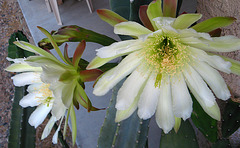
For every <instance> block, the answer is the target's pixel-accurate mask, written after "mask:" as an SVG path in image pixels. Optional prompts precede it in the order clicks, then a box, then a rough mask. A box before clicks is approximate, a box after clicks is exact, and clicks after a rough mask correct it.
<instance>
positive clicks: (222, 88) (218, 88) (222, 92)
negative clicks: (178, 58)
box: [193, 62, 231, 100]
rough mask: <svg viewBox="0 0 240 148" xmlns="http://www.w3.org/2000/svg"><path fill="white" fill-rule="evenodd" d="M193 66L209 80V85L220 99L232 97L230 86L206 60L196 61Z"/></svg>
mask: <svg viewBox="0 0 240 148" xmlns="http://www.w3.org/2000/svg"><path fill="white" fill-rule="evenodd" d="M193 67H194V68H195V69H196V70H197V72H198V73H199V74H200V75H201V76H202V78H203V79H204V80H205V81H206V82H207V84H208V85H209V87H210V88H211V89H212V91H213V92H214V93H215V95H216V96H217V97H218V98H219V99H222V100H227V99H229V98H230V96H231V94H230V92H229V90H228V87H227V85H226V83H225V81H224V80H223V78H222V76H221V75H220V74H219V72H218V71H217V70H215V69H213V68H211V67H210V66H209V65H208V64H206V63H204V62H196V64H194V65H193Z"/></svg>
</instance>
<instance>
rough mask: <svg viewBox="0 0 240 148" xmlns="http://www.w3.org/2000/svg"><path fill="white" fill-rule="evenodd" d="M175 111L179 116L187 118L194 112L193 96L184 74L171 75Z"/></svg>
mask: <svg viewBox="0 0 240 148" xmlns="http://www.w3.org/2000/svg"><path fill="white" fill-rule="evenodd" d="M171 80H172V81H171V88H172V100H173V112H174V115H175V116H176V117H178V118H183V120H186V119H187V118H189V117H190V116H191V113H192V98H191V96H190V94H189V92H188V88H187V85H186V83H185V80H184V77H183V75H182V74H181V73H180V74H179V75H176V76H172V77H171Z"/></svg>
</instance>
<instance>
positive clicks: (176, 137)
mask: <svg viewBox="0 0 240 148" xmlns="http://www.w3.org/2000/svg"><path fill="white" fill-rule="evenodd" d="M159 147H160V148H178V147H179V148H197V147H198V143H197V139H196V136H195V132H194V129H193V128H192V125H191V124H190V122H189V121H188V120H187V121H185V122H181V127H180V129H179V130H178V133H175V131H174V130H172V131H170V132H169V133H168V134H164V133H163V132H162V135H161V141H160V146H159Z"/></svg>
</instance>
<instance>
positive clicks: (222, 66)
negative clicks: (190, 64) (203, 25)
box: [190, 48, 231, 74]
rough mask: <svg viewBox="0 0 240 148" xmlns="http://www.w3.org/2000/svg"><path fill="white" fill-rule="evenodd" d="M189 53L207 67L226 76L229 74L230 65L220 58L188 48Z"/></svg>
mask: <svg viewBox="0 0 240 148" xmlns="http://www.w3.org/2000/svg"><path fill="white" fill-rule="evenodd" d="M190 51H191V52H192V55H193V56H194V57H195V58H196V59H198V60H200V61H204V62H207V63H208V64H209V65H211V66H212V67H214V68H215V69H217V70H220V71H222V72H225V73H227V74H230V73H231V69H230V68H231V63H230V62H228V61H224V60H223V59H222V58H221V57H219V56H217V55H212V56H211V55H208V54H207V53H206V52H205V51H202V50H200V49H196V48H190Z"/></svg>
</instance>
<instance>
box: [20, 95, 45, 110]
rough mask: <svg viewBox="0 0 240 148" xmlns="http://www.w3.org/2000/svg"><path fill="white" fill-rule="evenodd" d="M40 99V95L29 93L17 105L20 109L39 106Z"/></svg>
mask: <svg viewBox="0 0 240 148" xmlns="http://www.w3.org/2000/svg"><path fill="white" fill-rule="evenodd" d="M40 98H42V94H41V93H29V94H27V95H26V96H24V97H23V98H22V99H21V100H20V101H19V105H20V106H22V107H28V106H31V107H34V106H38V105H39V104H41V99H40Z"/></svg>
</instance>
